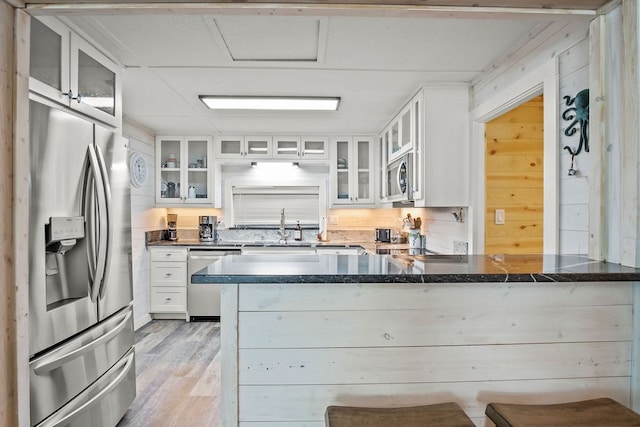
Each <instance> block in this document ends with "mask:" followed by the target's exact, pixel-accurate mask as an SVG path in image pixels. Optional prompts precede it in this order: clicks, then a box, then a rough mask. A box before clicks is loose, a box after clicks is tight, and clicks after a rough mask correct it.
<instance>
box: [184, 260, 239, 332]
mask: <svg viewBox="0 0 640 427" xmlns="http://www.w3.org/2000/svg"><path fill="white" fill-rule="evenodd" d="M240 253H241V252H240V250H239V249H213V248H211V249H189V257H188V260H187V277H188V278H189V283H188V284H187V315H188V316H189V319H190V320H191V321H198V320H220V291H221V290H222V285H221V284H216V283H192V282H191V275H192V274H193V273H197V272H198V271H200V270H202V269H203V268H205V267H206V266H208V265H209V264H211V263H213V262H216V261H219V260H220V259H221V258H223V257H225V256H227V255H240Z"/></svg>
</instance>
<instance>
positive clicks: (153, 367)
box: [118, 320, 220, 427]
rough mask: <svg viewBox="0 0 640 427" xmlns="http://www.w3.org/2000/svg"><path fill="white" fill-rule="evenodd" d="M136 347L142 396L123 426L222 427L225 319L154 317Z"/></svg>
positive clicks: (138, 336)
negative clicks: (189, 320)
mask: <svg viewBox="0 0 640 427" xmlns="http://www.w3.org/2000/svg"><path fill="white" fill-rule="evenodd" d="M135 349H136V387H137V392H136V399H135V400H134V401H133V404H132V405H131V407H130V408H129V410H128V411H127V413H126V414H125V416H124V417H123V418H122V420H121V421H120V423H118V427H128V426H135V427H142V426H154V427H164V426H189V427H198V426H206V427H218V426H220V323H218V322H190V323H187V322H184V321H182V320H154V321H152V322H150V323H148V324H147V325H145V326H143V327H142V328H140V329H139V330H138V331H136V344H135Z"/></svg>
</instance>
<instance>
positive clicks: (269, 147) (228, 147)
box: [213, 135, 273, 159]
mask: <svg viewBox="0 0 640 427" xmlns="http://www.w3.org/2000/svg"><path fill="white" fill-rule="evenodd" d="M213 144H214V146H215V153H216V158H218V159H245V158H247V159H270V158H271V156H272V152H273V138H272V137H271V136H255V135H250V136H237V135H216V137H215V138H214V143H213Z"/></svg>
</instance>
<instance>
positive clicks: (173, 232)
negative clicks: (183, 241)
mask: <svg viewBox="0 0 640 427" xmlns="http://www.w3.org/2000/svg"><path fill="white" fill-rule="evenodd" d="M177 223H178V215H177V214H167V228H168V230H167V235H168V238H169V240H173V241H176V240H178V230H177V229H176V224H177Z"/></svg>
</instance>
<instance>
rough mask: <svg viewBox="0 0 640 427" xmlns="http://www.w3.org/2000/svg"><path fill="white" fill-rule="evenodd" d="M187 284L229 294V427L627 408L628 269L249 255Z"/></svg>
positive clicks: (225, 414)
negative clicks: (613, 405)
mask: <svg viewBox="0 0 640 427" xmlns="http://www.w3.org/2000/svg"><path fill="white" fill-rule="evenodd" d="M192 280H193V281H194V282H197V283H214V284H223V292H222V295H223V296H222V316H221V328H222V330H221V334H222V344H221V350H222V351H221V357H222V361H221V363H222V403H221V406H222V408H221V412H222V421H223V425H227V426H235V425H239V426H256V425H260V426H275V425H278V426H290V427H292V426H296V427H300V426H317V427H321V426H323V425H324V421H323V416H324V412H325V409H326V407H327V406H329V405H348V406H375V407H392V406H412V405H416V406H417V405H427V404H432V403H441V402H456V403H458V404H459V405H460V407H461V408H462V409H463V410H464V411H465V413H467V414H468V415H469V417H470V418H471V419H472V420H473V422H474V423H475V424H476V425H477V426H485V425H487V426H490V425H492V423H491V422H490V421H488V420H487V419H486V417H485V415H484V411H485V407H486V405H487V403H489V402H495V401H500V402H505V403H528V404H535V403H558V402H566V401H571V400H574V401H575V400H584V399H590V398H597V397H603V396H606V397H610V398H612V399H614V400H616V401H618V402H620V403H622V404H624V405H626V406H629V407H631V408H634V397H635V396H636V395H637V389H636V387H637V386H636V385H635V383H636V379H637V372H636V371H635V369H637V368H634V367H633V360H634V342H636V341H637V337H636V336H635V334H637V332H635V331H634V327H633V325H634V310H633V307H634V289H635V287H636V286H637V282H639V281H640V270H637V269H632V268H626V267H623V266H620V265H616V264H609V263H604V262H598V261H592V260H589V259H587V258H584V257H578V256H541V255H504V256H482V255H470V256H467V255H446V256H432V255H415V256H412V255H360V256H355V255H315V256H314V255H255V256H253V255H242V256H227V257H224V258H222V259H220V260H218V261H216V262H214V263H213V264H211V265H209V266H208V267H206V268H205V269H203V270H201V271H200V272H199V273H197V274H195V275H194V276H193V278H192ZM636 321H637V320H636ZM634 409H636V410H637V408H634Z"/></svg>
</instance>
